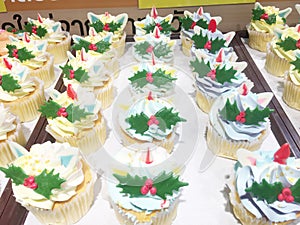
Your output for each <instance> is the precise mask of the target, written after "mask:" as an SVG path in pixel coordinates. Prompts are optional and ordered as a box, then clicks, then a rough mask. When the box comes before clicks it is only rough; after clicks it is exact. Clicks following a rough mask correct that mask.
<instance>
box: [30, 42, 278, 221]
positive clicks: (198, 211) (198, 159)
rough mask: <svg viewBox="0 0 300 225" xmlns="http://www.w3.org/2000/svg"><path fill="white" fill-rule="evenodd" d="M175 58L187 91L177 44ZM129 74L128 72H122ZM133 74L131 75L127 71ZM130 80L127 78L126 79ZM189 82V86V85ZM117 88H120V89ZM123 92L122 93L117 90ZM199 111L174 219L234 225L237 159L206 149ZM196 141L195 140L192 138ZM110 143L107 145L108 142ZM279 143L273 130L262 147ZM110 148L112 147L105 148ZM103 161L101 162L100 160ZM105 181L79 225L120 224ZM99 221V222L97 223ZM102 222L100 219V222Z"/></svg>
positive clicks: (187, 69)
mask: <svg viewBox="0 0 300 225" xmlns="http://www.w3.org/2000/svg"><path fill="white" fill-rule="evenodd" d="M130 46H131V44H127V53H126V55H125V56H123V57H122V58H121V60H120V62H121V68H125V67H126V65H127V64H129V63H131V62H133V61H134V59H133V57H131V47H130ZM175 51H176V52H175V56H176V58H175V61H174V64H175V65H176V68H178V69H179V68H180V69H181V71H182V72H183V71H185V73H186V75H187V76H188V77H187V78H186V79H182V77H181V78H180V79H179V80H182V81H183V80H185V81H184V82H182V83H181V82H178V85H179V86H182V85H183V86H184V87H183V89H184V90H191V88H192V86H191V85H190V83H189V82H190V81H191V79H190V76H191V69H190V67H189V58H188V57H186V56H184V55H183V54H182V52H181V50H180V47H179V46H178V45H177V46H176V49H175ZM120 75H123V76H126V74H120ZM127 76H131V74H127ZM124 79H125V78H124V77H122V76H119V78H118V79H117V80H116V81H115V85H122V84H124V83H123V81H124ZM125 80H126V79H125ZM185 85H187V86H185ZM117 91H120V87H119V89H117ZM117 93H119V92H117ZM188 96H189V99H190V101H191V103H192V104H194V105H195V103H194V99H193V95H192V94H189V95H188ZM195 110H196V112H197V115H198V124H196V125H197V126H198V130H199V132H198V140H197V145H196V148H195V151H194V153H193V155H192V157H191V159H190V161H189V162H187V163H186V170H185V172H184V174H183V176H182V178H183V179H184V181H186V182H189V186H187V187H184V188H183V193H182V196H181V202H180V204H179V208H178V213H177V217H176V219H175V221H174V223H173V224H174V225H183V224H184V225H196V224H197V225H198V224H209V225H219V224H224V225H232V224H238V222H237V220H236V219H235V217H234V216H233V214H232V213H231V212H230V207H229V202H228V200H227V195H226V191H225V187H226V185H225V182H226V176H227V175H229V174H230V173H231V170H232V168H233V165H234V163H235V162H234V161H232V160H228V159H224V158H219V157H215V156H213V155H211V154H210V152H208V151H207V149H206V141H205V138H204V133H205V128H206V124H207V119H208V116H207V115H206V114H204V113H203V112H202V111H201V110H199V109H198V108H197V107H196V106H195ZM104 116H105V118H106V120H107V122H108V126H109V127H110V129H111V128H112V126H111V125H112V124H111V118H112V117H111V114H110V109H107V110H106V111H105V112H104ZM111 138H113V135H112V131H111V132H110V136H109V140H108V141H107V142H110V141H111V140H110V139H111ZM190 141H195V140H190ZM105 145H106V144H105ZM277 147H278V143H277V141H276V139H275V137H274V135H273V134H272V133H271V134H270V135H269V136H268V138H267V139H266V141H265V142H264V144H263V146H262V148H266V149H273V148H277ZM105 150H109V149H105ZM99 163H101V162H99ZM102 181H103V186H104V187H103V188H102V189H101V192H100V193H99V194H98V195H97V196H96V200H95V202H94V204H93V206H92V208H91V209H90V211H89V212H88V213H87V215H86V216H84V217H83V218H82V219H81V220H80V221H79V222H78V223H77V225H94V224H103V225H118V224H119V223H118V221H117V219H116V217H115V215H114V212H113V210H112V209H111V208H110V205H109V203H108V201H106V200H105V199H106V190H105V180H104V178H103V179H102ZM96 221H97V222H96ZM98 221H99V222H98ZM25 224H26V225H40V223H39V222H38V221H37V220H36V219H35V217H34V216H33V215H32V214H31V213H29V214H28V217H27V219H26V222H25Z"/></svg>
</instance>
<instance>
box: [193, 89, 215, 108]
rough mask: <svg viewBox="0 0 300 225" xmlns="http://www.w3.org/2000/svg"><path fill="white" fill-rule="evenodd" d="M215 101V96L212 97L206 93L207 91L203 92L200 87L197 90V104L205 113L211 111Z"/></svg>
mask: <svg viewBox="0 0 300 225" xmlns="http://www.w3.org/2000/svg"><path fill="white" fill-rule="evenodd" d="M214 101H215V98H212V97H210V96H208V95H206V94H205V93H203V92H202V91H200V90H199V89H198V88H197V90H196V102H197V105H198V106H199V108H200V109H201V110H202V111H203V112H205V113H209V111H210V109H211V106H212V105H213V103H214Z"/></svg>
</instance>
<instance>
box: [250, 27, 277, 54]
mask: <svg viewBox="0 0 300 225" xmlns="http://www.w3.org/2000/svg"><path fill="white" fill-rule="evenodd" d="M247 31H248V34H249V43H248V44H249V46H250V47H251V48H253V49H256V50H258V51H261V52H267V43H268V42H270V41H271V40H272V39H273V37H274V36H275V35H274V34H271V33H263V32H259V31H255V30H251V29H250V28H249V26H247Z"/></svg>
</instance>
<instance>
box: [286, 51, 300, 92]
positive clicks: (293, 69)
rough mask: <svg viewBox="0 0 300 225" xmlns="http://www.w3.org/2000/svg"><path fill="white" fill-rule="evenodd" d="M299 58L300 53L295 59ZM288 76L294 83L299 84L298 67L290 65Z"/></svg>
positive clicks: (299, 72)
mask: <svg viewBox="0 0 300 225" xmlns="http://www.w3.org/2000/svg"><path fill="white" fill-rule="evenodd" d="M299 58H300V55H298V56H297V57H296V59H297V60H299ZM288 77H289V78H290V79H291V81H292V82H293V83H294V84H295V85H297V86H300V69H299V68H297V67H296V66H295V65H291V67H290V70H289V73H288Z"/></svg>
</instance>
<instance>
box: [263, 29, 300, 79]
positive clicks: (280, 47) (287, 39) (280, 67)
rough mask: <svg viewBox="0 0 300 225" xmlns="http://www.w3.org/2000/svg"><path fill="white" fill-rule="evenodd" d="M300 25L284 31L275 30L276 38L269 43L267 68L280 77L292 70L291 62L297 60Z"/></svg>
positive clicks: (299, 44) (299, 45) (299, 43)
mask: <svg viewBox="0 0 300 225" xmlns="http://www.w3.org/2000/svg"><path fill="white" fill-rule="evenodd" d="M299 31H300V25H299V24H298V25H297V26H295V27H288V28H286V29H284V30H276V29H275V30H274V34H275V35H276V37H275V38H273V39H272V41H271V42H269V43H268V49H267V55H266V62H265V68H266V70H267V71H268V72H269V73H270V74H272V75H274V76H278V77H282V76H284V75H285V73H286V72H287V71H288V70H289V69H290V62H291V61H294V60H295V59H296V55H295V54H296V52H299V48H300V33H299Z"/></svg>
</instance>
